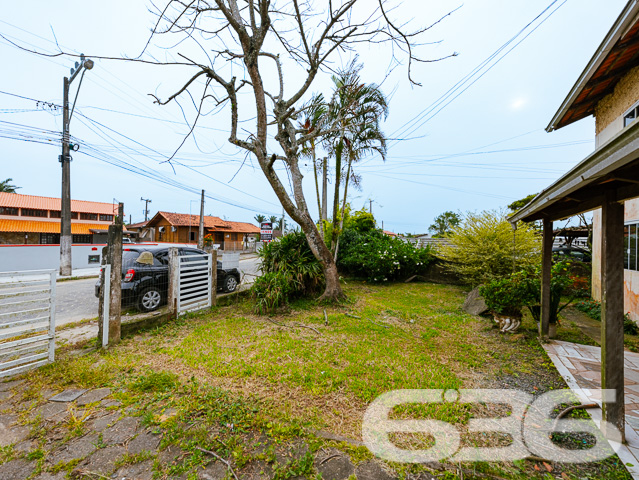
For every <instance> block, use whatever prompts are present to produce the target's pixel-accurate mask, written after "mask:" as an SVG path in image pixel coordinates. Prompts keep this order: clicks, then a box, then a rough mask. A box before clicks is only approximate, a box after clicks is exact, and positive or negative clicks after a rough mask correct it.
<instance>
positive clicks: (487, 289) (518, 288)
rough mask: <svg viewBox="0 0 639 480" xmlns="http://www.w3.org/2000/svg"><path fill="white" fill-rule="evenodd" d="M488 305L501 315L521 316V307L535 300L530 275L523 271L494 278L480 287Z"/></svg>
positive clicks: (480, 291)
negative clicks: (532, 295) (532, 294)
mask: <svg viewBox="0 0 639 480" xmlns="http://www.w3.org/2000/svg"><path fill="white" fill-rule="evenodd" d="M479 293H480V294H481V296H482V297H483V298H484V301H485V302H486V306H487V307H488V308H489V309H490V310H491V311H492V312H493V313H496V314H499V315H506V316H511V317H519V318H521V309H522V308H523V307H524V306H527V305H529V304H530V303H531V301H532V300H533V299H532V297H531V289H530V283H529V279H528V277H527V276H526V275H525V274H523V273H518V274H515V275H512V276H510V277H508V278H499V279H496V280H492V281H491V282H489V283H488V284H487V285H484V286H482V287H480V288H479Z"/></svg>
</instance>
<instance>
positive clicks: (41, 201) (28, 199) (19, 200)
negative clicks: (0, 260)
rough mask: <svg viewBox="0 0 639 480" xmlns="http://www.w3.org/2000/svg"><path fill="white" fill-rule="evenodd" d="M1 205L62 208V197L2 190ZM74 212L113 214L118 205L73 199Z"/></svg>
mask: <svg viewBox="0 0 639 480" xmlns="http://www.w3.org/2000/svg"><path fill="white" fill-rule="evenodd" d="M0 207H13V208H36V209H39V210H60V199H59V198H52V197H36V196H34V195H21V194H19V193H5V192H0ZM71 211H72V212H83V213H101V214H103V215H113V214H116V215H117V213H118V206H117V205H114V204H112V203H100V202H88V201H85V200H71Z"/></svg>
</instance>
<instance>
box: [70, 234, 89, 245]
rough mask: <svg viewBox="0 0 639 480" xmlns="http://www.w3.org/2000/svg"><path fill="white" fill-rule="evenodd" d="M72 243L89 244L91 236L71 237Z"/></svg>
mask: <svg viewBox="0 0 639 480" xmlns="http://www.w3.org/2000/svg"><path fill="white" fill-rule="evenodd" d="M72 242H73V243H91V235H73V240H72Z"/></svg>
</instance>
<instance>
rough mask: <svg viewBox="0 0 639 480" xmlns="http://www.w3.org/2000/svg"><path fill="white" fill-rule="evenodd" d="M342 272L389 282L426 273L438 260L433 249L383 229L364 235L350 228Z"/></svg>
mask: <svg viewBox="0 0 639 480" xmlns="http://www.w3.org/2000/svg"><path fill="white" fill-rule="evenodd" d="M338 253H339V255H338V260H337V266H338V268H339V269H340V271H342V272H344V273H346V274H348V275H352V276H354V277H359V278H364V279H366V280H367V281H369V282H377V283H379V282H387V281H392V280H397V279H402V278H408V277H410V276H412V275H419V274H424V273H425V271H426V269H427V268H428V265H430V263H431V262H433V260H434V256H433V254H432V251H431V249H430V248H420V247H416V246H415V245H413V244H412V243H408V242H404V241H402V240H400V239H398V238H393V237H390V236H388V235H385V234H384V233H382V232H381V231H379V230H370V231H368V232H364V233H360V232H358V231H356V230H355V229H352V228H349V229H347V230H345V231H344V233H342V236H341V237H340V249H339V252H338Z"/></svg>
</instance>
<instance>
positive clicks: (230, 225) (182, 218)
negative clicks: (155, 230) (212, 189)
mask: <svg viewBox="0 0 639 480" xmlns="http://www.w3.org/2000/svg"><path fill="white" fill-rule="evenodd" d="M159 217H164V218H165V219H166V220H167V221H168V222H169V223H170V224H171V225H173V226H176V227H188V226H191V227H198V226H199V225H200V216H199V215H189V214H188V213H171V212H158V213H156V214H155V216H154V217H153V218H152V219H151V220H149V223H148V224H147V226H148V227H152V226H154V225H155V223H156V219H158V218H159ZM204 228H206V229H207V230H210V231H214V232H216V231H217V232H220V231H221V232H237V233H260V229H259V228H258V227H256V226H255V225H253V224H251V223H245V222H231V221H229V220H222V219H221V218H220V217H211V216H209V215H205V216H204Z"/></svg>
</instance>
